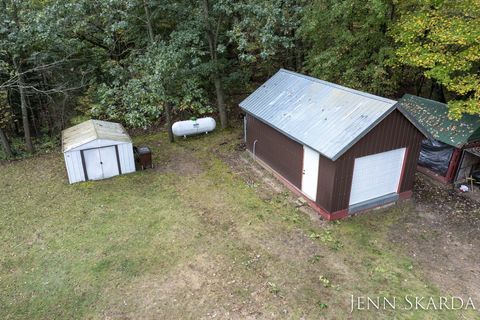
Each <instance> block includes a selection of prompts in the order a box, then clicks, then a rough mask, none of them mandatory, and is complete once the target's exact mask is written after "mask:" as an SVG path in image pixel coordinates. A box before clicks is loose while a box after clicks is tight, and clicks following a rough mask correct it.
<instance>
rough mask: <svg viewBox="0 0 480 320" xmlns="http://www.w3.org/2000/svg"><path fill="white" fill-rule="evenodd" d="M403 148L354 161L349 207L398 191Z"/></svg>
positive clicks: (403, 154)
mask: <svg viewBox="0 0 480 320" xmlns="http://www.w3.org/2000/svg"><path fill="white" fill-rule="evenodd" d="M404 157H405V148H401V149H395V150H392V151H387V152H382V153H377V154H373V155H370V156H365V157H361V158H357V159H355V166H354V169H353V179H352V190H351V192H350V206H351V205H355V204H358V203H361V202H364V201H368V200H373V199H375V198H379V197H382V196H386V195H388V194H394V193H397V191H398V185H399V183H400V177H401V175H402V167H403V158H404Z"/></svg>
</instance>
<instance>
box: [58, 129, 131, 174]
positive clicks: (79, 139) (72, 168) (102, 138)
mask: <svg viewBox="0 0 480 320" xmlns="http://www.w3.org/2000/svg"><path fill="white" fill-rule="evenodd" d="M62 151H63V155H64V158H65V165H66V167H67V173H68V180H69V182H70V183H75V182H80V181H88V180H101V179H106V178H110V177H113V176H117V175H119V174H124V173H130V172H134V171H135V160H134V156H133V145H132V140H131V139H130V136H129V135H128V133H127V131H126V130H125V128H123V126H122V125H121V124H119V123H115V122H108V121H100V120H88V121H85V122H82V123H80V124H78V125H76V126H73V127H71V128H68V129H65V130H63V132H62Z"/></svg>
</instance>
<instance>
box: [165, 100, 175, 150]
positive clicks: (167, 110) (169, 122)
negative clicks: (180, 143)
mask: <svg viewBox="0 0 480 320" xmlns="http://www.w3.org/2000/svg"><path fill="white" fill-rule="evenodd" d="M165 115H166V116H167V132H168V141H170V142H175V137H174V136H173V131H172V106H171V105H170V103H165Z"/></svg>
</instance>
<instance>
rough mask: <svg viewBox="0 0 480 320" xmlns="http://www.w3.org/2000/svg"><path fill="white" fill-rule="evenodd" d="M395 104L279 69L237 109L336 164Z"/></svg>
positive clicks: (391, 101)
mask: <svg viewBox="0 0 480 320" xmlns="http://www.w3.org/2000/svg"><path fill="white" fill-rule="evenodd" d="M395 103H396V101H393V100H390V99H386V98H382V97H378V96H375V95H372V94H368V93H365V92H361V91H357V90H353V89H349V88H346V87H342V86H339V85H336V84H333V83H330V82H326V81H322V80H319V79H315V78H312V77H308V76H305V75H302V74H299V73H295V72H292V71H288V70H284V69H280V70H279V71H278V72H277V73H276V74H275V75H274V76H273V77H271V78H270V79H269V80H268V81H267V82H265V83H264V84H263V85H261V86H260V87H259V88H258V89H257V90H255V92H253V93H252V94H251V95H250V96H248V97H247V98H246V99H245V100H243V101H242V102H241V103H240V107H241V108H242V109H243V110H245V111H246V112H247V113H250V114H252V115H253V116H255V117H256V118H258V119H260V120H262V121H263V122H265V123H267V124H269V125H270V126H272V127H274V128H275V129H277V130H279V131H280V132H282V133H284V134H285V135H287V136H289V137H290V138H292V139H293V140H296V141H298V142H299V143H301V144H304V145H306V146H308V147H310V148H312V149H314V150H316V151H318V152H319V153H320V154H322V155H324V156H326V157H327V158H329V159H331V160H337V159H338V158H339V157H340V156H341V155H342V154H343V153H345V152H346V151H347V150H348V149H349V148H350V147H351V146H353V145H354V144H355V143H356V142H357V141H358V140H360V139H361V138H362V137H363V136H365V134H367V133H368V132H369V131H370V130H371V129H372V128H373V127H374V126H375V125H377V124H378V123H379V122H380V121H381V120H383V119H384V118H385V117H386V116H387V115H388V114H390V112H392V111H393V110H394V109H395Z"/></svg>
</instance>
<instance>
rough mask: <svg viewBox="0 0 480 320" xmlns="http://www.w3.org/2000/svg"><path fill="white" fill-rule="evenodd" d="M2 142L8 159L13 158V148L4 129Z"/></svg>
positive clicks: (1, 131) (1, 137)
mask: <svg viewBox="0 0 480 320" xmlns="http://www.w3.org/2000/svg"><path fill="white" fill-rule="evenodd" d="M0 141H1V142H2V146H3V151H4V152H5V155H6V156H7V158H12V157H13V153H12V148H10V143H9V142H8V139H7V136H6V135H5V132H3V129H2V128H0Z"/></svg>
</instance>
